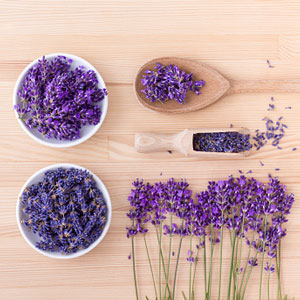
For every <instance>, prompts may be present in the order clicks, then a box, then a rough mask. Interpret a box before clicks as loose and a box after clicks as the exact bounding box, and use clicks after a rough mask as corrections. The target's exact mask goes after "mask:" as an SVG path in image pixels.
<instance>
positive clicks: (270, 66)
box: [267, 59, 275, 68]
mask: <svg viewBox="0 0 300 300" xmlns="http://www.w3.org/2000/svg"><path fill="white" fill-rule="evenodd" d="M267 64H268V67H269V68H275V66H272V65H271V63H270V61H269V60H268V59H267Z"/></svg>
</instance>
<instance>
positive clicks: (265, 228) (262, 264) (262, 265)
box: [259, 216, 267, 300]
mask: <svg viewBox="0 0 300 300" xmlns="http://www.w3.org/2000/svg"><path fill="white" fill-rule="evenodd" d="M266 231H267V216H265V220H264V241H263V249H262V258H261V268H260V284H259V300H261V292H262V277H263V270H264V257H265V246H266Z"/></svg>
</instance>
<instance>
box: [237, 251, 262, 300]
mask: <svg viewBox="0 0 300 300" xmlns="http://www.w3.org/2000/svg"><path fill="white" fill-rule="evenodd" d="M257 254H258V251H256V254H255V256H254V259H253V260H254V261H255V260H256V258H257ZM253 267H254V266H253V265H252V266H250V268H249V271H248V276H247V279H246V282H245V285H244V289H243V293H242V297H241V298H240V299H239V300H243V299H244V297H245V293H246V288H247V285H248V281H249V278H250V275H251V272H252V270H253Z"/></svg>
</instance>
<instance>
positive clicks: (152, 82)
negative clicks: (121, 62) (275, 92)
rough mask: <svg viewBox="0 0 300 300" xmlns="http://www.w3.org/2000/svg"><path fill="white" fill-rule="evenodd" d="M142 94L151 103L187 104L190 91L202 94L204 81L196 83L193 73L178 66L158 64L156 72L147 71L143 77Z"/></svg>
mask: <svg viewBox="0 0 300 300" xmlns="http://www.w3.org/2000/svg"><path fill="white" fill-rule="evenodd" d="M142 84H143V85H144V87H145V88H144V89H143V90H142V92H143V93H144V94H145V96H146V98H147V99H150V101H151V102H155V101H160V102H162V103H164V102H165V101H167V100H172V99H173V100H175V101H177V102H178V103H180V104H185V103H186V97H187V92H188V91H193V92H194V93H196V94H197V95H199V94H200V89H201V87H203V86H204V84H205V83H204V81H203V80H200V81H196V80H195V81H194V80H193V74H192V73H186V72H185V71H183V70H181V69H180V68H179V67H178V66H176V65H172V64H170V65H168V66H164V65H162V64H160V63H156V67H155V70H146V71H145V74H144V75H143V79H142Z"/></svg>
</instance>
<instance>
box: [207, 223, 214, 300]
mask: <svg viewBox="0 0 300 300" xmlns="http://www.w3.org/2000/svg"><path fill="white" fill-rule="evenodd" d="M210 234H211V242H210V267H209V277H208V297H207V298H208V300H210V296H211V282H212V264H213V254H214V242H213V237H212V225H211V226H210Z"/></svg>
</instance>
